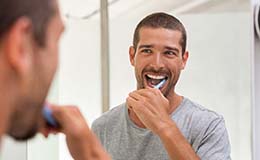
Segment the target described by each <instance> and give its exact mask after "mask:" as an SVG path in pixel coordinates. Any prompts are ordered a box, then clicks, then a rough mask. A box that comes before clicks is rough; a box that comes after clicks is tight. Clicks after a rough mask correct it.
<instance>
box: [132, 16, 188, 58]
mask: <svg viewBox="0 0 260 160" xmlns="http://www.w3.org/2000/svg"><path fill="white" fill-rule="evenodd" d="M143 27H148V28H165V29H171V30H176V31H180V32H181V34H182V38H181V40H180V45H181V46H182V51H183V53H184V52H185V50H186V41H187V35H186V30H185V28H184V26H183V24H182V23H181V22H180V21H179V20H178V19H177V18H176V17H174V16H172V15H169V14H166V13H162V12H159V13H153V14H150V15H148V16H146V17H145V18H144V19H142V20H141V21H140V22H139V23H138V25H137V26H136V28H135V32H134V38H133V46H134V48H135V49H136V48H137V44H138V42H139V40H140V36H139V31H140V29H141V28H143Z"/></svg>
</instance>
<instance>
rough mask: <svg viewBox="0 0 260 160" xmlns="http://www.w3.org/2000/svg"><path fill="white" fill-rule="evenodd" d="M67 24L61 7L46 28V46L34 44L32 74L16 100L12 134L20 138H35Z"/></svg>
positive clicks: (10, 132)
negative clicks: (63, 21) (62, 18)
mask: <svg viewBox="0 0 260 160" xmlns="http://www.w3.org/2000/svg"><path fill="white" fill-rule="evenodd" d="M63 29H64V26H63V23H62V20H61V17H60V13H59V11H58V8H57V13H56V14H55V15H54V16H53V17H51V19H50V21H49V24H48V27H47V30H46V45H45V46H44V47H39V46H38V45H37V44H35V42H32V43H33V45H32V46H33V47H32V48H33V49H32V50H33V58H32V67H31V69H30V72H29V73H30V74H28V76H27V78H26V79H25V80H24V83H23V87H22V89H21V90H22V92H21V94H20V96H19V97H18V100H17V102H15V104H14V106H15V111H14V113H13V114H12V116H11V120H10V122H11V124H10V125H9V130H8V134H9V135H11V136H12V137H14V138H15V139H17V140H26V139H28V138H31V137H33V136H34V135H35V134H36V133H37V131H38V129H39V125H40V122H41V120H42V108H43V104H44V102H45V98H46V96H47V93H48V90H49V87H50V85H51V82H52V80H53V77H54V74H55V72H56V69H57V64H58V42H59V39H60V36H61V33H62V32H63Z"/></svg>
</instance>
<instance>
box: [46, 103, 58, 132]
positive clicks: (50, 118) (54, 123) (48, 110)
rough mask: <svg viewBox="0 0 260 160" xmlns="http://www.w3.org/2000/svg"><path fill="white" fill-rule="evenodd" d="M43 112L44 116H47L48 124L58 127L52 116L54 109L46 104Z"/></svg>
mask: <svg viewBox="0 0 260 160" xmlns="http://www.w3.org/2000/svg"><path fill="white" fill-rule="evenodd" d="M42 114H43V117H44V118H45V120H46V122H47V124H48V125H49V126H50V127H54V128H57V127H58V123H57V122H56V120H55V119H54V118H53V116H52V110H51V109H50V108H49V107H48V106H46V105H45V106H44V107H43V110H42Z"/></svg>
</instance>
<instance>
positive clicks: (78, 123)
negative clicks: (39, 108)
mask: <svg viewBox="0 0 260 160" xmlns="http://www.w3.org/2000/svg"><path fill="white" fill-rule="evenodd" d="M50 109H51V110H52V115H53V117H54V119H55V120H56V121H57V122H58V124H59V125H60V129H59V130H48V131H49V132H50V131H51V133H55V132H57V131H59V132H63V133H64V134H66V135H67V136H68V135H69V136H73V137H78V136H80V135H81V134H82V133H83V132H88V131H89V130H90V129H89V127H88V125H87V123H86V120H85V119H84V117H83V115H82V114H81V112H80V110H79V108H78V107H76V106H72V105H67V106H58V105H53V104H51V105H50Z"/></svg>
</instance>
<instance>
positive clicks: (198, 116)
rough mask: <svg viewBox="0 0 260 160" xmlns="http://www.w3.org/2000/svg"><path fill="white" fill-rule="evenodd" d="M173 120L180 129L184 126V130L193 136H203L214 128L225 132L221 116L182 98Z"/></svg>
mask: <svg viewBox="0 0 260 160" xmlns="http://www.w3.org/2000/svg"><path fill="white" fill-rule="evenodd" d="M173 118H174V119H175V120H177V121H178V122H179V125H180V128H182V126H186V127H187V128H184V129H185V130H187V129H188V130H191V131H192V133H193V135H194V136H198V135H205V134H207V133H209V132H212V131H214V130H215V129H216V128H218V129H221V130H222V131H223V132H226V126H225V121H224V118H223V116H222V115H220V114H218V113H217V112H215V111H212V110H210V109H207V108H206V107H204V106H202V105H200V104H198V103H196V102H193V101H191V100H189V99H188V98H184V101H183V104H182V106H181V108H180V109H179V111H178V113H176V115H175V117H173Z"/></svg>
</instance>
